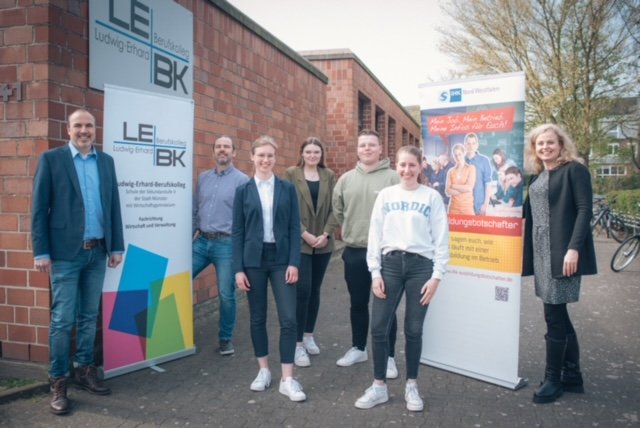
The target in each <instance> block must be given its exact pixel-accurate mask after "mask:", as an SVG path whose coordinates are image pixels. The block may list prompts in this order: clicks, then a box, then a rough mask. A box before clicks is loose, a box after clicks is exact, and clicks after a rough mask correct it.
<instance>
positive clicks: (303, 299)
mask: <svg viewBox="0 0 640 428" xmlns="http://www.w3.org/2000/svg"><path fill="white" fill-rule="evenodd" d="M329 260H331V253H323V254H301V255H300V272H299V275H298V284H297V285H296V292H297V296H298V304H297V309H296V312H297V315H296V319H297V321H298V333H297V340H298V342H302V336H303V335H304V333H313V330H314V329H315V326H316V320H317V319H318V310H319V309H320V287H321V286H322V280H323V279H324V274H325V272H326V271H327V266H329Z"/></svg>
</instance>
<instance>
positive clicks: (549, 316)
mask: <svg viewBox="0 0 640 428" xmlns="http://www.w3.org/2000/svg"><path fill="white" fill-rule="evenodd" d="M543 305H544V320H545V322H546V323H547V337H549V338H551V339H555V340H565V339H566V338H567V336H571V335H575V334H576V331H575V329H574V328H573V324H572V323H571V319H570V318H569V311H568V310H567V304H566V303H561V304H559V305H551V304H549V303H544V304H543Z"/></svg>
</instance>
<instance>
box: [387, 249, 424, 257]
mask: <svg viewBox="0 0 640 428" xmlns="http://www.w3.org/2000/svg"><path fill="white" fill-rule="evenodd" d="M396 255H403V256H407V257H420V258H422V259H426V257H425V256H423V255H422V254H418V253H410V252H409V251H402V250H393V251H389V252H388V253H387V254H385V256H396Z"/></svg>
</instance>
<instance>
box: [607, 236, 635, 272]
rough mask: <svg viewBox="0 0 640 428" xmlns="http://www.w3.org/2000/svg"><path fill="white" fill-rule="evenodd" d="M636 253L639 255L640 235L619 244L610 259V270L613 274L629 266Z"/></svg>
mask: <svg viewBox="0 0 640 428" xmlns="http://www.w3.org/2000/svg"><path fill="white" fill-rule="evenodd" d="M638 253H640V233H636V234H635V235H633V236H632V237H630V238H627V239H626V240H625V241H624V242H623V243H622V244H620V246H619V247H618V249H617V250H616V252H615V253H613V257H612V258H611V270H612V271H614V272H620V271H622V270H623V269H624V268H626V267H627V266H629V265H630V264H631V262H632V261H633V259H635V258H636V257H637V256H638Z"/></svg>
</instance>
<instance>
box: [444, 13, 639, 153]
mask: <svg viewBox="0 0 640 428" xmlns="http://www.w3.org/2000/svg"><path fill="white" fill-rule="evenodd" d="M638 4H639V1H638V0H450V1H449V2H448V3H447V4H445V5H444V6H443V9H444V12H445V13H446V14H447V15H449V16H450V17H451V18H452V19H451V21H447V23H448V24H449V23H451V22H453V23H454V24H452V25H447V26H446V27H442V28H439V32H440V33H441V34H442V35H443V37H442V39H441V40H442V41H441V43H440V46H439V47H440V49H441V50H442V51H443V52H447V53H448V54H449V55H451V56H452V57H453V58H454V60H455V62H456V63H458V64H459V65H460V66H461V68H460V71H461V73H460V74H462V75H472V74H475V75H477V74H492V73H506V72H514V71H520V70H522V71H524V72H525V75H526V81H527V90H526V94H527V104H526V109H527V110H526V113H527V119H528V121H529V122H530V123H532V124H539V123H543V122H553V123H559V124H562V125H563V126H564V127H565V128H566V129H567V131H568V132H569V133H570V134H571V136H572V137H573V139H574V140H575V141H576V143H577V144H578V150H579V152H580V155H581V156H582V157H583V158H584V159H585V161H587V162H588V159H589V153H590V151H591V149H592V148H595V147H599V146H600V145H602V144H604V142H605V141H606V140H607V137H606V130H605V129H603V127H602V126H601V125H600V122H601V120H602V119H603V118H605V117H606V115H607V112H608V110H609V109H610V107H611V103H612V102H613V101H614V100H615V99H616V98H618V97H621V96H629V95H634V96H637V92H638V82H639V80H638V75H639V74H638V42H637V40H638V27H639V26H640V24H639V23H638V10H639V6H638ZM630 17H635V19H636V21H635V22H633V21H629V18H630ZM630 91H631V92H630Z"/></svg>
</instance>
